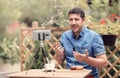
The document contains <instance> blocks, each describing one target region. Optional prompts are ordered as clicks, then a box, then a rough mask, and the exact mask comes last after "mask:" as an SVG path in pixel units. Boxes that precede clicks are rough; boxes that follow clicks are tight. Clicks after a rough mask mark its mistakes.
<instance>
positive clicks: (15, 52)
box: [0, 38, 20, 64]
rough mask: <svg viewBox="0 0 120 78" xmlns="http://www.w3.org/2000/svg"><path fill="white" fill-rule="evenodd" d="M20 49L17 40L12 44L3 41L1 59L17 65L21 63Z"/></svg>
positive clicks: (0, 48)
mask: <svg viewBox="0 0 120 78" xmlns="http://www.w3.org/2000/svg"><path fill="white" fill-rule="evenodd" d="M19 51H20V49H19V46H18V44H17V38H15V39H14V40H13V41H12V42H11V41H9V40H7V39H6V38H4V39H3V42H1V44H0V59H2V60H4V61H5V62H10V63H11V64H14V63H17V62H19V61H20V57H19V56H20V54H19V53H20V52H19Z"/></svg>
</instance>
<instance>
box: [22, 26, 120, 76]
mask: <svg viewBox="0 0 120 78" xmlns="http://www.w3.org/2000/svg"><path fill="white" fill-rule="evenodd" d="M43 29H49V30H51V31H52V34H51V37H52V39H51V40H50V41H48V40H47V41H45V42H46V44H47V45H49V49H48V54H49V56H50V58H51V60H54V57H53V54H52V52H54V49H53V44H54V43H55V42H57V41H59V38H60V36H61V34H62V32H64V31H65V30H68V28H65V27H64V28H53V27H52V28H51V27H50V28H49V27H47V28H25V29H22V30H21V35H20V58H21V71H23V70H25V61H26V60H27V59H28V56H30V55H31V54H32V53H33V51H34V49H35V47H36V46H35V44H34V41H33V40H32V31H33V30H43ZM119 38H120V34H119V35H118V36H117V39H119ZM28 46H29V47H28ZM105 48H106V51H107V58H108V60H109V62H108V66H107V67H106V68H103V69H101V74H100V78H103V77H108V78H116V77H118V76H119V77H120V57H119V56H120V44H116V45H115V46H114V47H109V46H105ZM54 61H55V60H54ZM55 63H56V65H57V66H58V67H59V68H60V69H62V68H63V67H62V66H61V65H59V64H58V63H57V61H55Z"/></svg>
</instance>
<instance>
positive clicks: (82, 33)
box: [72, 27, 86, 39]
mask: <svg viewBox="0 0 120 78" xmlns="http://www.w3.org/2000/svg"><path fill="white" fill-rule="evenodd" d="M85 28H86V27H83V28H82V31H81V32H80V34H79V37H78V38H76V37H75V35H74V33H73V32H72V37H73V38H75V39H79V38H81V37H82V36H83V35H84V32H85Z"/></svg>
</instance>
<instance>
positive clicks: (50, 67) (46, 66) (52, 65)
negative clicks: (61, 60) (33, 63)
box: [44, 63, 55, 70]
mask: <svg viewBox="0 0 120 78" xmlns="http://www.w3.org/2000/svg"><path fill="white" fill-rule="evenodd" d="M44 68H45V69H46V70H54V69H55V64H54V63H47V64H45V65H44Z"/></svg>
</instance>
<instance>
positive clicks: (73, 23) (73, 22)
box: [68, 14, 84, 33]
mask: <svg viewBox="0 0 120 78" xmlns="http://www.w3.org/2000/svg"><path fill="white" fill-rule="evenodd" d="M68 18H69V26H70V28H71V30H72V31H73V32H74V33H79V32H80V31H81V29H82V27H83V22H84V19H82V18H81V17H80V14H70V15H69V17H68Z"/></svg>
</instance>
